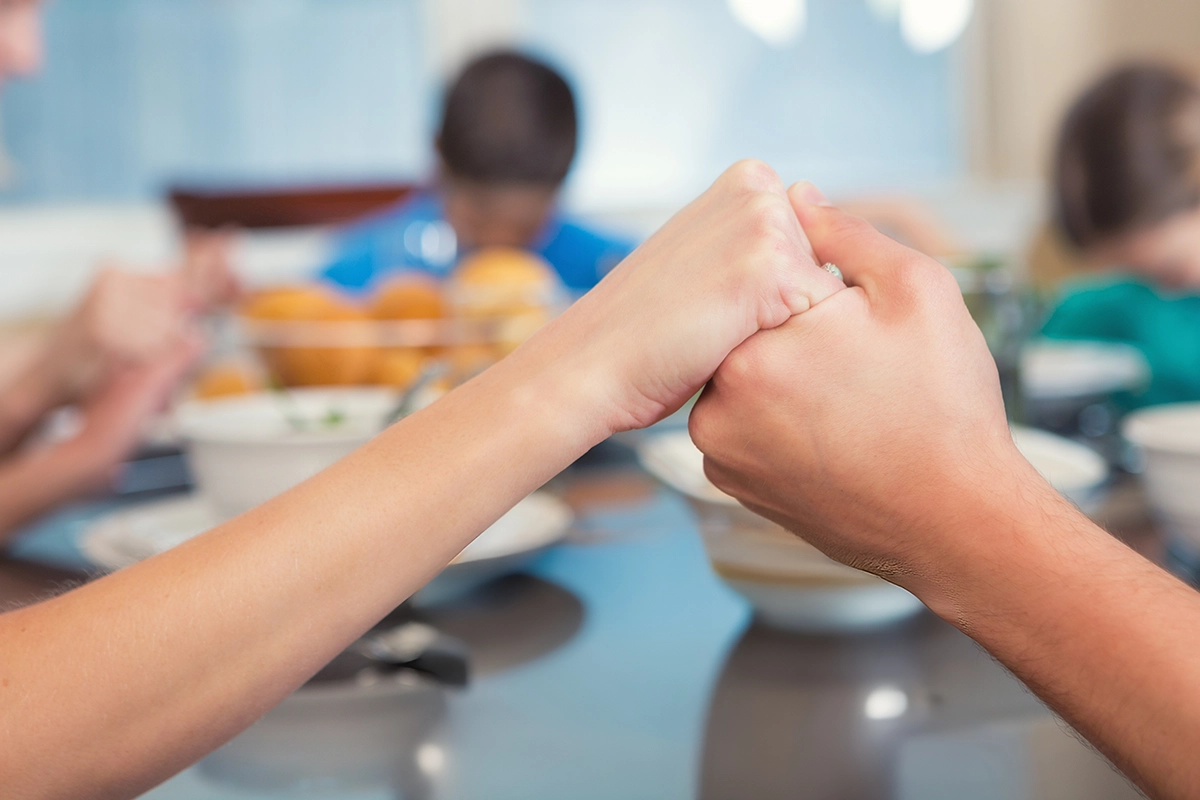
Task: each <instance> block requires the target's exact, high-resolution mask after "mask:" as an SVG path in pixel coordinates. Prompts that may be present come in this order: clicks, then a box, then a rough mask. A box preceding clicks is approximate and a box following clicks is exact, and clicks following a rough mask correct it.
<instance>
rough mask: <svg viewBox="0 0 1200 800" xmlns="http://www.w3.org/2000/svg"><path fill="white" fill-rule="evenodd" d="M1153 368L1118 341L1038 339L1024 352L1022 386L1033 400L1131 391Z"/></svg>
mask: <svg viewBox="0 0 1200 800" xmlns="http://www.w3.org/2000/svg"><path fill="white" fill-rule="evenodd" d="M1149 377H1150V367H1149V365H1148V364H1147V363H1146V358H1145V356H1143V355H1142V354H1141V352H1140V351H1139V350H1138V349H1137V348H1135V347H1132V346H1130V345H1127V344H1119V343H1116V342H1067V341H1051V340H1045V339H1043V340H1039V341H1036V342H1031V343H1029V344H1027V345H1026V346H1025V348H1024V349H1023V350H1022V352H1021V383H1022V387H1023V390H1024V392H1025V395H1026V396H1027V397H1028V398H1030V399H1031V400H1065V399H1071V398H1087V397H1097V396H1103V395H1107V394H1112V393H1113V392H1119V391H1130V390H1134V389H1137V388H1139V387H1140V386H1142V385H1144V384H1145V383H1146V381H1147V380H1149Z"/></svg>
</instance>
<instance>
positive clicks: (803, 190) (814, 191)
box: [797, 181, 833, 206]
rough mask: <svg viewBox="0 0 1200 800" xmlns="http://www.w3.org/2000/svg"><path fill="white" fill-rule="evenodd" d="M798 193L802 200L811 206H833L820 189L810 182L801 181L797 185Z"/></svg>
mask: <svg viewBox="0 0 1200 800" xmlns="http://www.w3.org/2000/svg"><path fill="white" fill-rule="evenodd" d="M797 191H798V192H799V193H800V199H801V200H802V201H804V202H805V203H807V204H808V205H810V206H831V205H833V203H831V202H829V199H828V198H827V197H825V194H824V193H823V192H822V191H821V190H820V189H818V188H817V187H816V186H813V185H812V184H811V183H809V182H808V181H801V182H800V183H799V184H797Z"/></svg>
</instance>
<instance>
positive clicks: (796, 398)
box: [691, 185, 1048, 606]
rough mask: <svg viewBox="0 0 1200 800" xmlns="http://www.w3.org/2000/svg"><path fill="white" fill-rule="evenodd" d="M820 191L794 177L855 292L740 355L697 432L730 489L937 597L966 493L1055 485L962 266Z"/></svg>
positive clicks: (840, 552)
mask: <svg viewBox="0 0 1200 800" xmlns="http://www.w3.org/2000/svg"><path fill="white" fill-rule="evenodd" d="M813 192H815V190H813V189H812V187H809V186H805V185H800V186H797V187H793V189H792V191H791V192H790V196H791V198H792V200H793V205H794V206H795V211H796V214H797V215H798V217H799V219H800V221H801V223H802V224H803V227H804V230H805V231H806V233H807V234H808V238H809V240H810V241H811V242H812V246H813V249H814V250H815V252H816V256H817V258H818V260H820V261H831V262H833V263H835V264H837V265H838V266H839V267H840V268H841V269H842V272H843V274H844V276H845V279H846V282H847V284H849V286H850V287H851V288H849V289H848V290H846V291H843V292H840V293H838V294H837V295H835V296H833V297H830V298H829V299H827V300H825V301H824V302H822V303H821V304H820V305H819V306H817V307H815V308H813V309H812V310H811V311H809V312H808V313H806V314H802V315H800V316H797V317H793V318H792V319H791V320H790V321H788V322H786V323H785V324H783V325H781V326H780V327H778V328H776V329H775V330H771V331H765V332H763V333H760V334H758V335H756V336H754V337H753V338H751V339H750V340H749V341H747V342H746V343H745V344H743V345H742V346H741V347H739V348H738V349H736V350H735V351H733V353H732V354H731V355H730V356H729V358H728V359H727V360H726V361H725V363H724V364H723V365H722V366H721V368H720V369H719V370H718V371H717V373H716V375H715V377H714V378H713V380H712V382H711V384H710V385H709V387H708V388H707V389H706V391H705V392H704V395H703V396H702V397H701V399H700V402H699V403H698V404H697V406H696V409H695V411H694V412H693V414H692V418H691V431H692V436H693V438H694V439H695V441H696V444H697V445H698V446H699V447H700V449H701V450H702V451H704V453H705V455H706V459H705V469H706V471H707V473H708V475H709V477H710V478H711V479H712V481H713V482H714V483H715V484H716V485H717V486H718V487H720V488H721V489H722V490H724V491H726V492H728V493H729V494H732V495H734V496H735V497H737V498H738V499H740V500H741V501H742V502H743V503H745V504H746V505H747V507H749V508H751V509H752V510H754V511H757V512H759V513H760V514H762V515H764V516H766V517H769V518H771V519H773V520H775V521H777V522H779V523H781V524H782V525H784V526H785V527H787V528H789V529H790V530H792V531H795V532H797V533H798V534H800V535H801V536H802V537H803V538H805V539H806V540H808V541H810V542H812V543H813V544H815V545H816V546H817V547H819V548H821V549H822V550H824V551H825V552H826V553H828V554H829V555H830V556H832V557H834V558H836V559H838V560H840V561H843V562H845V563H848V564H851V565H853V566H856V567H860V568H862V569H865V570H869V571H871V572H875V573H877V574H879V575H882V576H884V577H886V578H888V579H890V580H892V581H894V582H896V583H899V584H901V585H903V586H906V587H907V588H909V589H911V590H913V591H914V592H916V593H917V594H918V595H919V596H921V597H922V599H925V600H926V602H927V603H931V604H933V605H935V606H936V605H938V604H939V603H944V602H947V601H948V600H949V598H945V597H943V596H942V595H941V593H940V592H939V588H940V586H939V584H940V583H941V582H942V580H941V577H940V572H939V569H940V568H941V567H942V566H944V565H946V564H949V563H952V562H951V561H950V560H949V558H948V556H949V553H948V552H947V551H948V549H949V548H952V547H958V546H960V545H961V544H962V541H961V540H962V538H963V537H961V536H960V535H959V534H960V533H961V530H960V526H961V525H962V524H963V520H964V517H963V516H962V512H963V509H962V508H961V502H962V498H966V497H970V498H973V499H972V501H971V502H973V503H978V502H979V501H978V497H979V493H980V491H981V490H982V491H985V492H992V493H993V494H996V495H1001V494H1008V495H1011V494H1024V493H1028V492H1029V491H1034V492H1037V491H1040V490H1042V489H1048V487H1045V484H1044V482H1043V481H1041V479H1040V478H1039V477H1038V475H1037V474H1036V473H1035V472H1034V471H1033V470H1032V468H1031V467H1029V465H1028V463H1027V462H1026V461H1025V460H1024V459H1023V458H1022V457H1021V456H1020V454H1019V453H1018V452H1017V450H1016V447H1015V445H1014V444H1013V442H1012V438H1011V435H1010V434H1009V430H1008V425H1007V422H1006V420H1005V415H1004V406H1003V403H1002V401H1001V398H1000V386H999V381H998V378H997V374H996V368H995V365H994V362H993V361H992V359H991V357H990V355H989V353H988V349H987V346H986V345H985V343H984V340H983V336H982V335H981V333H980V331H979V328H978V327H977V326H976V325H975V323H974V322H973V321H972V319H971V317H970V315H969V314H968V313H967V309H966V306H965V305H964V304H963V300H962V295H961V293H960V292H959V289H958V286H957V285H956V283H955V280H954V278H953V276H951V274H950V273H949V272H948V271H947V270H946V269H945V268H943V267H942V266H941V265H940V264H939V263H938V262H937V261H935V260H933V259H931V258H928V257H926V256H924V255H921V254H920V253H917V252H916V251H913V250H910V249H908V248H906V247H903V246H901V245H899V244H898V243H896V242H894V241H893V240H891V239H889V238H888V237H886V236H884V235H883V234H881V233H878V232H877V231H875V230H874V229H873V228H871V226H869V225H868V224H867V223H865V222H863V221H862V220H860V219H857V218H854V217H851V216H849V215H846V214H844V213H842V212H840V211H838V210H837V209H835V208H832V207H829V206H827V205H824V204H821V198H820V196H819V194H815V195H813V194H810V196H809V198H808V199H815V200H817V203H816V204H814V203H810V202H807V201H806V198H805V197H804V195H805V193H813ZM1002 502H1005V503H1011V502H1012V500H1011V497H1010V498H1009V499H1005V500H1003V501H1002Z"/></svg>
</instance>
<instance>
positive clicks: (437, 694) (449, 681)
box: [200, 623, 467, 797]
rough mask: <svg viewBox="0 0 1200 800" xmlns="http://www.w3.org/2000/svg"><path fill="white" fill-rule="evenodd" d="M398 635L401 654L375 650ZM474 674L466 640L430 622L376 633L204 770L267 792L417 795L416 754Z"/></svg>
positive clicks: (211, 759)
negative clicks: (453, 693) (449, 693)
mask: <svg viewBox="0 0 1200 800" xmlns="http://www.w3.org/2000/svg"><path fill="white" fill-rule="evenodd" d="M390 640H397V641H398V642H399V643H400V645H401V647H400V652H396V653H394V654H393V653H389V652H383V653H377V652H376V650H377V648H379V647H380V643H381V642H383V643H386V642H388V641H390ZM429 666H432V667H434V669H433V670H432V671H430V670H429V669H428V668H427V667H429ZM466 672H467V664H466V654H465V651H464V650H463V649H462V645H461V643H459V642H451V641H449V640H448V639H447V638H446V637H444V636H441V635H439V634H438V632H437V631H436V630H434V629H432V628H429V626H427V625H422V624H420V623H409V624H407V625H402V626H399V627H397V628H394V629H391V630H385V631H378V632H374V633H373V634H369V635H368V636H367V637H365V638H364V639H361V640H359V641H358V642H356V643H355V644H354V645H352V646H351V648H350V649H348V650H347V651H346V652H344V653H342V654H341V655H339V656H338V657H337V658H335V659H334V660H333V661H332V662H331V663H330V664H328V665H327V666H325V667H324V668H323V669H322V670H321V671H320V672H319V673H317V675H316V676H314V677H313V679H312V680H310V681H309V682H308V683H306V684H305V685H304V686H303V687H301V688H300V689H298V690H297V691H296V692H294V693H292V694H291V695H290V696H289V697H288V698H287V699H285V700H284V701H283V702H282V703H280V704H279V705H278V706H276V707H275V708H273V709H271V710H270V711H269V712H267V714H266V715H265V716H264V717H263V718H262V719H260V720H259V721H258V722H256V723H255V724H254V725H253V726H251V727H250V728H249V729H247V730H246V731H244V732H243V733H241V734H240V735H239V736H237V737H236V738H235V739H233V740H232V741H230V742H228V743H227V744H225V745H224V746H223V747H221V748H220V749H219V750H217V751H216V752H215V753H213V754H211V755H210V756H208V757H207V758H205V759H204V760H203V761H202V762H200V771H201V773H203V774H204V775H205V776H206V777H207V778H209V779H212V780H215V781H219V782H221V783H226V784H231V785H233V786H237V787H240V788H245V789H252V790H260V791H285V790H291V791H299V792H301V793H304V792H305V790H311V789H313V788H315V787H316V786H322V785H326V786H328V785H336V786H337V787H338V788H339V789H341V790H347V789H352V788H353V789H367V788H376V787H377V788H384V789H392V790H393V791H397V790H399V791H402V792H403V796H406V797H407V796H410V793H411V794H417V795H419V794H421V792H420V791H419V789H420V786H421V783H422V781H423V778H424V776H423V775H422V772H421V769H420V764H418V763H417V759H416V755H417V752H418V750H419V748H420V746H421V744H422V742H424V741H425V740H426V739H427V737H428V736H429V735H430V733H431V732H432V730H433V729H434V726H435V724H436V722H437V721H438V720H439V719H440V718H441V717H442V715H443V714H444V712H445V708H446V698H445V694H446V688H445V687H446V686H452V687H453V686H459V685H461V678H462V677H463V676H465V674H466Z"/></svg>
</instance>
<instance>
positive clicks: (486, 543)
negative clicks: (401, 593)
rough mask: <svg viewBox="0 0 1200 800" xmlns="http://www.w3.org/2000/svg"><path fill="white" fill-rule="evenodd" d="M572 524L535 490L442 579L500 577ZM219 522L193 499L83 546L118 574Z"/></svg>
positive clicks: (141, 509)
mask: <svg viewBox="0 0 1200 800" xmlns="http://www.w3.org/2000/svg"><path fill="white" fill-rule="evenodd" d="M573 521H574V517H573V514H572V513H571V509H570V507H569V506H568V505H567V504H566V503H564V502H563V501H561V500H559V499H558V498H557V497H555V496H554V495H552V494H549V493H548V492H534V493H533V494H531V495H529V497H526V498H525V499H524V500H522V501H521V502H519V503H517V504H516V505H515V506H513V508H512V510H511V511H509V512H508V513H507V514H505V515H504V516H503V517H501V518H500V519H499V520H497V521H496V523H495V524H493V525H492V526H491V527H490V528H488V529H487V530H485V531H484V532H483V533H481V534H480V535H479V537H478V538H477V539H475V541H473V542H471V543H470V544H469V545H467V547H466V548H465V549H464V550H463V551H462V552H461V553H459V555H458V557H457V558H455V559H454V561H453V562H452V563H451V565H450V566H449V567H448V568H447V570H446V571H445V572H443V576H444V575H447V574H448V573H452V572H456V571H458V568H460V567H461V568H462V571H463V572H467V571H469V572H470V573H471V574H472V575H479V574H484V573H490V577H497V575H496V574H495V573H494V572H490V570H488V569H487V568H486V567H488V566H490V565H499V564H502V563H503V564H512V565H515V566H514V569H519V568H520V566H523V564H524V563H527V558H524V557H529V556H532V555H536V554H537V553H540V552H541V551H542V550H544V549H545V548H547V547H550V546H551V545H553V544H556V543H557V542H559V541H561V540H562V538H563V537H564V536H566V534H567V531H568V529H570V527H571V523H572V522H573ZM218 524H220V516H219V515H218V514H217V512H215V511H214V510H213V509H212V507H211V505H210V504H209V503H208V502H207V501H205V500H204V498H202V497H200V496H199V495H188V496H186V497H175V498H171V499H169V500H159V501H155V502H150V503H143V504H139V505H136V506H131V507H129V508H124V509H120V510H117V511H114V512H112V513H111V514H108V515H106V516H104V517H101V518H99V519H97V520H96V521H94V522H93V523H92V524H91V525H89V526H88V527H87V528H86V529H85V530H84V532H83V534H82V535H81V536H80V538H79V542H78V545H79V549H80V551H81V552H82V553H83V554H84V556H85V557H87V558H88V560H90V561H91V562H92V563H93V564H95V565H96V566H98V567H100V568H101V569H105V570H117V569H121V568H122V567H127V566H129V565H130V564H134V563H136V562H138V561H141V560H142V559H144V558H149V557H150V556H152V555H156V554H158V553H161V552H164V551H166V550H169V549H171V548H172V547H174V546H176V545H178V544H180V543H182V542H185V541H187V540H188V539H191V538H192V537H193V536H197V535H199V534H201V533H204V532H205V531H206V530H209V529H210V528H213V527H215V526H216V525H218ZM523 558H524V560H523ZM468 567H470V569H469V570H468V569H467V568H468ZM509 571H512V570H509ZM441 577H442V576H439V579H440V578H441ZM476 585H477V582H476Z"/></svg>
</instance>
